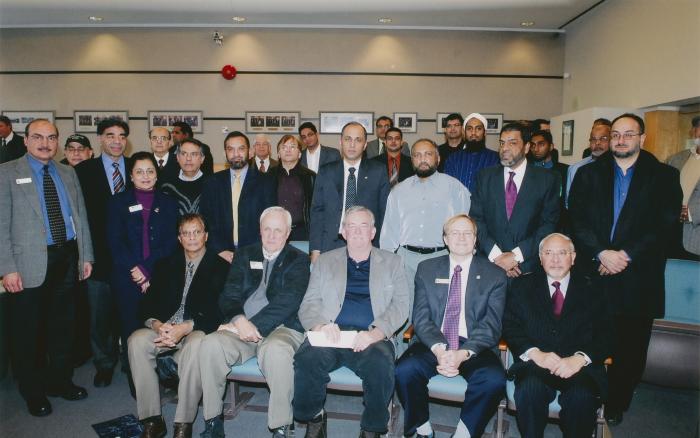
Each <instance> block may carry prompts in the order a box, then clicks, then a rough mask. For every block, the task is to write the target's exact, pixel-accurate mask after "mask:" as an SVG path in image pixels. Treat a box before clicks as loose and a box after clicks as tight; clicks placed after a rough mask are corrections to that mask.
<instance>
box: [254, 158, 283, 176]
mask: <svg viewBox="0 0 700 438" xmlns="http://www.w3.org/2000/svg"><path fill="white" fill-rule="evenodd" d="M248 165H249V166H250V167H253V166H255V167H256V168H257V169H258V170H260V168H259V167H258V163H257V161H256V160H255V157H253V158H251V159H249V160H248ZM279 165H280V162H279V161H277V160H273V159H272V157H270V166H269V167H268V168H267V169H265V172H264V173H267V172H269V171H270V169H273V168H275V167H277V166H279Z"/></svg>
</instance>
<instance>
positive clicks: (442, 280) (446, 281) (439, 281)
mask: <svg viewBox="0 0 700 438" xmlns="http://www.w3.org/2000/svg"><path fill="white" fill-rule="evenodd" d="M435 284H450V279H449V278H436V279H435Z"/></svg>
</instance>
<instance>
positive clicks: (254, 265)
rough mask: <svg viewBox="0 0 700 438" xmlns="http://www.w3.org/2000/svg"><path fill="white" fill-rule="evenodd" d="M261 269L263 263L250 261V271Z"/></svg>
mask: <svg viewBox="0 0 700 438" xmlns="http://www.w3.org/2000/svg"><path fill="white" fill-rule="evenodd" d="M262 268H263V263H262V262H254V261H252V260H251V262H250V269H262Z"/></svg>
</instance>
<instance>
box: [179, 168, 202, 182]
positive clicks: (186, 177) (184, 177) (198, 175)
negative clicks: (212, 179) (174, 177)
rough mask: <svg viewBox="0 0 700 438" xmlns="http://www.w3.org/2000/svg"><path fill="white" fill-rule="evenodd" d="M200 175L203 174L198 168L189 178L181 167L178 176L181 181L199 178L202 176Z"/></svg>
mask: <svg viewBox="0 0 700 438" xmlns="http://www.w3.org/2000/svg"><path fill="white" fill-rule="evenodd" d="M202 175H204V174H203V173H202V171H201V170H198V171H197V173H196V174H195V176H193V177H192V178H190V177H189V176H187V175H185V172H184V171H183V170H182V169H180V175H179V178H180V179H181V180H182V181H197V180H198V179H199V178H201V177H202Z"/></svg>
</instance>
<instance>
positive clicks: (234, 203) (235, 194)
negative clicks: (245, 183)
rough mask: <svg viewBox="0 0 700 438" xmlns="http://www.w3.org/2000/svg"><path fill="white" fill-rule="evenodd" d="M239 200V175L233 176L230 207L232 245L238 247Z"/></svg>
mask: <svg viewBox="0 0 700 438" xmlns="http://www.w3.org/2000/svg"><path fill="white" fill-rule="evenodd" d="M240 199H241V175H240V174H235V173H234V175H233V187H232V188H231V207H232V210H233V243H234V244H235V245H238V201H239V200H240Z"/></svg>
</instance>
